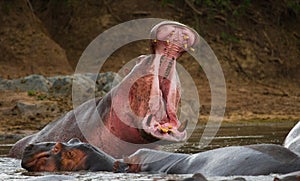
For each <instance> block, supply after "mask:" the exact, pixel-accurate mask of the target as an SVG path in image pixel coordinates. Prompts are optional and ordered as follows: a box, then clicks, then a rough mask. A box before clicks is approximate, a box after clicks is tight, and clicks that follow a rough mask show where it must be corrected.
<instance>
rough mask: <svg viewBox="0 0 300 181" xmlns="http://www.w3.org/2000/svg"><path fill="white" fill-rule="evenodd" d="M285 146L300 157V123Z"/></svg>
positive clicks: (288, 136) (286, 139)
mask: <svg viewBox="0 0 300 181" xmlns="http://www.w3.org/2000/svg"><path fill="white" fill-rule="evenodd" d="M283 146H284V147H286V148H288V149H290V150H292V151H293V152H295V153H296V154H298V155H299V156H300V121H299V122H298V123H297V124H296V125H295V126H294V127H293V129H292V130H291V131H290V132H289V134H288V135H287V137H286V138H285V140H284V143H283Z"/></svg>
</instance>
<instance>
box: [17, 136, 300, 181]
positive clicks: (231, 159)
mask: <svg viewBox="0 0 300 181" xmlns="http://www.w3.org/2000/svg"><path fill="white" fill-rule="evenodd" d="M78 160H80V161H78ZM22 167H23V168H25V169H27V170H29V171H76V170H90V171H115V172H133V173H137V172H151V173H169V174H192V173H202V174H203V175H205V176H231V175H268V174H270V173H279V174H285V173H289V172H293V171H296V170H299V169H300V158H299V157H298V156H297V155H296V154H294V153H293V152H291V151H290V150H288V149H286V148H284V147H282V146H280V145H273V144H261V145H249V146H231V147H225V148H219V149H215V150H210V151H205V152H201V153H197V154H191V155H190V154H181V153H170V152H164V151H158V150H150V149H140V150H138V151H137V152H135V153H134V154H132V155H130V156H129V157H126V158H124V159H121V160H116V159H114V158H113V157H111V156H109V155H107V154H106V153H104V152H102V151H101V150H99V149H97V148H96V147H94V146H92V145H91V144H88V143H83V142H80V141H79V140H78V139H72V140H70V141H69V142H68V143H53V142H51V143H38V144H34V145H29V146H28V147H26V149H25V152H24V155H23V159H22Z"/></svg>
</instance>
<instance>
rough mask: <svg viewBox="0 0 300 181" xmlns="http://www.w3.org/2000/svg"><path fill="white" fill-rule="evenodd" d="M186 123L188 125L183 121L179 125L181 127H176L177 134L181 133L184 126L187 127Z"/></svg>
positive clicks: (186, 121)
mask: <svg viewBox="0 0 300 181" xmlns="http://www.w3.org/2000/svg"><path fill="white" fill-rule="evenodd" d="M187 123H188V120H185V121H183V122H182V123H181V125H180V126H179V127H178V129H177V130H178V131H179V132H183V131H184V130H185V128H186V126H187Z"/></svg>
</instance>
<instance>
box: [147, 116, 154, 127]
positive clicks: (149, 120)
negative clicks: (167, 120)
mask: <svg viewBox="0 0 300 181" xmlns="http://www.w3.org/2000/svg"><path fill="white" fill-rule="evenodd" d="M152 117H153V115H152V114H150V115H149V116H148V119H147V122H146V124H147V126H150V123H151V119H152Z"/></svg>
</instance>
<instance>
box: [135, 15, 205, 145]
mask: <svg viewBox="0 0 300 181" xmlns="http://www.w3.org/2000/svg"><path fill="white" fill-rule="evenodd" d="M198 37H199V35H198V34H197V33H196V32H195V31H194V30H193V29H191V28H188V27H187V26H185V25H182V24H180V23H177V22H172V21H166V22H162V23H160V24H158V25H156V26H155V27H154V28H153V29H152V31H151V38H152V51H153V54H154V56H152V57H151V58H152V59H150V60H149V58H148V59H146V58H145V59H144V61H148V66H149V67H148V68H149V69H150V70H151V71H150V73H151V76H145V77H143V78H142V81H144V84H146V85H148V86H149V89H150V90H151V91H150V95H148V96H147V95H146V94H147V93H145V94H144V95H145V96H144V97H148V99H147V100H146V101H145V102H146V104H148V105H147V106H146V110H145V111H144V114H143V115H144V119H143V120H142V129H141V130H142V131H143V132H144V133H146V134H144V137H145V138H148V139H149V136H150V138H151V137H152V138H154V140H155V139H159V140H165V141H172V142H179V141H184V140H185V139H186V137H187V133H186V130H185V128H186V126H187V120H183V121H182V122H180V121H179V120H178V118H177V115H176V113H177V110H178V107H179V102H180V96H181V90H180V82H179V78H178V75H177V72H176V59H177V58H179V57H180V56H181V55H182V54H183V53H184V52H186V51H188V50H192V51H193V48H192V47H193V46H194V45H195V44H196V43H197V41H198V40H199V38H198ZM149 61H152V62H151V64H149ZM142 84H143V83H142ZM133 89H134V88H133ZM145 90H148V89H147V88H144V89H141V91H145ZM137 92H138V91H137V90H135V91H133V92H132V93H133V94H136V93H137ZM148 94H149V93H148ZM138 95H139V93H138ZM140 95H143V93H141V94H140ZM140 97H141V96H140ZM132 102H134V101H131V103H132ZM138 106H139V107H137V106H136V105H135V104H134V103H133V104H132V105H131V107H132V109H133V110H137V109H139V111H140V110H141V107H143V105H141V104H138ZM142 112H143V111H142Z"/></svg>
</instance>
